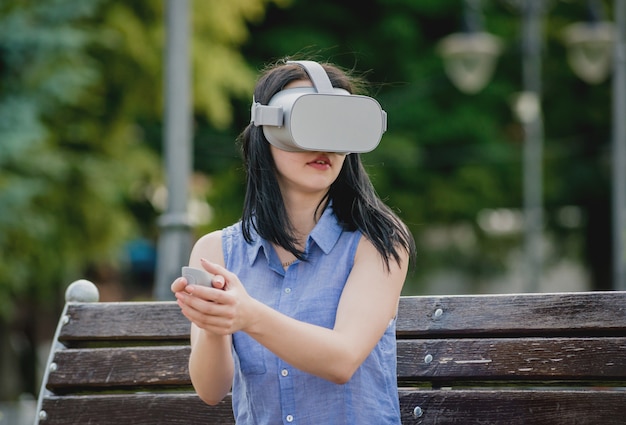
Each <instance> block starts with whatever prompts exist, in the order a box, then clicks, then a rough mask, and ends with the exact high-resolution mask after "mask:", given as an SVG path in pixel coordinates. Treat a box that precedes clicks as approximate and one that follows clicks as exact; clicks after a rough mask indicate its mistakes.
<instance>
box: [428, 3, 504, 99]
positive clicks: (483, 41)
mask: <svg viewBox="0 0 626 425" xmlns="http://www.w3.org/2000/svg"><path fill="white" fill-rule="evenodd" d="M479 1H480V0H466V1H465V7H464V14H463V24H464V27H465V28H464V29H465V31H463V32H459V33H454V34H450V35H449V36H447V37H445V38H444V39H442V40H441V42H440V43H439V45H438V50H439V53H440V55H441V56H442V57H443V58H444V68H445V71H446V74H447V75H448V77H449V78H450V80H452V82H453V83H454V85H455V86H456V87H458V88H459V90H461V91H462V92H465V93H467V94H474V93H478V92H479V91H481V90H482V89H483V88H484V87H485V85H486V84H487V83H488V82H489V80H490V79H491V76H492V74H493V71H494V69H495V66H496V59H497V57H498V55H499V54H500V52H501V50H502V43H501V42H500V39H499V38H498V37H496V36H494V35H491V34H489V33H487V32H484V31H482V28H481V25H480V23H479V20H480V15H479V12H478V8H479Z"/></svg>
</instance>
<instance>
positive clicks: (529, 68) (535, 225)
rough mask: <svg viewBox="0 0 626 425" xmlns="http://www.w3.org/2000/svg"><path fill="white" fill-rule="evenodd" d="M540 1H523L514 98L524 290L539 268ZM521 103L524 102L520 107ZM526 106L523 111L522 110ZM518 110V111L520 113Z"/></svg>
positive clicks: (533, 288)
mask: <svg viewBox="0 0 626 425" xmlns="http://www.w3.org/2000/svg"><path fill="white" fill-rule="evenodd" d="M543 10H544V2H543V0H527V1H526V2H525V3H524V5H523V11H522V12H523V19H522V43H523V45H522V56H523V59H522V80H523V83H522V84H523V87H524V91H523V92H522V94H521V96H518V97H517V101H516V103H517V105H516V106H515V109H516V111H517V115H518V118H520V120H521V122H522V125H523V127H524V158H523V178H524V186H523V189H524V252H525V258H526V263H525V264H526V270H525V274H526V276H527V279H528V280H527V287H526V290H527V291H528V292H537V291H538V290H539V282H540V279H541V271H542V269H543V247H542V239H543V238H542V233H543V202H542V199H543V183H542V182H543V167H542V166H541V164H542V161H543V114H542V111H541V40H542V34H543V25H542V22H543ZM523 102H525V103H526V104H527V105H526V106H524V103H523ZM524 109H526V110H527V111H530V112H527V113H523V112H522V111H523V110H524ZM520 112H521V113H520Z"/></svg>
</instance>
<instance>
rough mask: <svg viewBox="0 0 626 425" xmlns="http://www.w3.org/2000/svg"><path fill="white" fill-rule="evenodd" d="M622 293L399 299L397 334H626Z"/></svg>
mask: <svg viewBox="0 0 626 425" xmlns="http://www.w3.org/2000/svg"><path fill="white" fill-rule="evenodd" d="M623 298H624V292H618V291H606V292H600V291H599V292H576V293H554V294H521V295H456V296H440V297H436V296H429V297H420V296H407V297H402V298H401V300H400V306H399V312H398V324H397V329H398V334H399V335H402V336H406V337H426V338H432V337H436V336H445V335H464V334H472V335H477V334H484V335H507V334H508V335H534V336H540V335H555V334H580V333H584V334H585V335H587V336H591V335H593V334H602V335H604V334H607V333H612V334H614V335H624V334H626V305H624V302H623Z"/></svg>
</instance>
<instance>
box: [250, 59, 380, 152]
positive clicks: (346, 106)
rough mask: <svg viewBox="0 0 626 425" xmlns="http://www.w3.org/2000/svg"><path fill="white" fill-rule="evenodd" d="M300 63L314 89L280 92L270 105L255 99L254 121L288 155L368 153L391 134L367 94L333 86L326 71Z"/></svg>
mask: <svg viewBox="0 0 626 425" xmlns="http://www.w3.org/2000/svg"><path fill="white" fill-rule="evenodd" d="M287 63H294V64H297V65H300V66H301V67H302V68H304V70H305V71H306V73H307V74H308V75H309V77H310V79H311V82H312V83H313V87H298V88H292V89H285V90H281V91H280V92H278V93H276V94H275V95H274V96H273V97H272V98H271V99H270V101H269V103H268V104H267V105H261V104H260V103H258V102H256V101H255V100H254V99H253V102H252V110H251V119H250V122H251V123H253V124H254V125H255V126H257V127H258V126H263V134H265V137H266V138H267V140H268V141H269V142H270V143H271V144H272V145H274V146H276V147H277V148H279V149H282V150H285V151H290V152H302V151H319V152H340V153H351V152H355V153H361V152H370V151H372V150H374V148H376V146H378V144H379V143H380V139H381V138H382V136H383V133H384V132H385V131H386V130H387V113H386V112H385V111H383V110H382V108H381V107H380V104H379V103H378V102H377V101H376V100H374V99H372V98H371V97H367V96H359V95H353V94H350V93H349V92H347V91H346V90H343V89H338V88H334V87H333V86H332V84H331V82H330V79H329V78H328V75H327V74H326V71H325V70H324V68H323V67H322V66H321V65H320V64H319V63H317V62H313V61H289V62H287Z"/></svg>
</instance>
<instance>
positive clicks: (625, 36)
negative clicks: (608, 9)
mask: <svg viewBox="0 0 626 425" xmlns="http://www.w3.org/2000/svg"><path fill="white" fill-rule="evenodd" d="M614 13H615V30H616V34H615V45H614V54H613V57H614V62H613V141H612V145H613V146H612V149H613V229H614V230H613V258H614V260H613V288H614V289H619V290H622V291H626V258H624V256H625V252H624V237H625V234H626V118H625V117H626V0H615V11H614Z"/></svg>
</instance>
